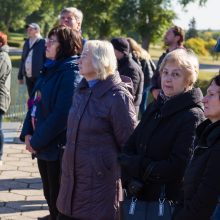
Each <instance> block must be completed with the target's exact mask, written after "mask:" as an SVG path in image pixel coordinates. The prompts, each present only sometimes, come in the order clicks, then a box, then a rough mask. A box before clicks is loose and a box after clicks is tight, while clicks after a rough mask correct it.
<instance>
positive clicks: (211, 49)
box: [205, 38, 219, 60]
mask: <svg viewBox="0 0 220 220" xmlns="http://www.w3.org/2000/svg"><path fill="white" fill-rule="evenodd" d="M216 43H217V41H216V40H215V39H213V38H211V39H209V40H208V41H207V42H206V45H205V47H206V49H207V50H208V51H209V53H210V55H211V56H212V58H213V60H218V56H219V53H217V52H215V51H214V47H215V45H216Z"/></svg>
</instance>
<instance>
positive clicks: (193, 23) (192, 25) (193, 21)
mask: <svg viewBox="0 0 220 220" xmlns="http://www.w3.org/2000/svg"><path fill="white" fill-rule="evenodd" d="M196 37H198V31H197V30H196V19H195V18H194V17H193V18H192V19H191V20H190V22H189V30H188V31H187V32H186V40H188V39H190V38H196Z"/></svg>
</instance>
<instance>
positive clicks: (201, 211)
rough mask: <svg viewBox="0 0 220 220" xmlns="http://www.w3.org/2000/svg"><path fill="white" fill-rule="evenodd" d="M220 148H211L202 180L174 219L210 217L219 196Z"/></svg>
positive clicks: (191, 219) (192, 219)
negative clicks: (219, 170)
mask: <svg viewBox="0 0 220 220" xmlns="http://www.w3.org/2000/svg"><path fill="white" fill-rule="evenodd" d="M219 158H220V148H219V146H218V147H217V148H215V149H213V150H212V152H211V153H210V156H209V158H208V161H207V165H206V168H205V170H204V173H203V178H202V181H201V182H200V183H199V184H198V187H197V191H196V192H195V193H194V194H193V197H192V199H191V201H187V202H186V204H184V208H182V209H181V210H180V211H179V212H177V214H176V216H175V218H174V220H186V219H187V220H195V219H210V217H211V216H212V213H213V212H214V209H215V207H216V205H217V202H218V197H219V196H220V175H219V174H218V172H217V170H218V168H219V167H220V160H219Z"/></svg>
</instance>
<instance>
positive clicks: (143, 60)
mask: <svg viewBox="0 0 220 220" xmlns="http://www.w3.org/2000/svg"><path fill="white" fill-rule="evenodd" d="M127 40H128V43H129V45H130V50H131V54H132V57H133V59H134V60H135V61H136V62H137V63H138V64H139V65H140V66H141V68H142V71H143V73H144V89H143V95H142V100H141V104H140V110H139V111H140V113H141V115H143V113H144V111H145V110H146V109H147V100H148V95H149V91H150V80H151V78H152V76H153V74H154V71H155V69H156V66H155V64H154V62H153V61H152V59H151V57H150V54H149V53H148V52H147V51H146V50H145V49H144V48H142V47H141V45H140V44H138V43H137V42H136V41H135V40H134V39H132V38H127Z"/></svg>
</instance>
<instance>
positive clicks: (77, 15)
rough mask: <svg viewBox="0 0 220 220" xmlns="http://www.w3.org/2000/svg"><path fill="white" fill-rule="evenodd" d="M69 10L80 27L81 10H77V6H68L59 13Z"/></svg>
mask: <svg viewBox="0 0 220 220" xmlns="http://www.w3.org/2000/svg"><path fill="white" fill-rule="evenodd" d="M66 12H69V13H71V14H73V16H74V17H75V18H76V20H77V21H78V22H79V24H80V27H81V25H82V21H83V13H82V11H81V10H79V9H78V8H74V7H68V8H64V9H63V10H62V11H61V13H60V16H61V15H62V14H63V13H66Z"/></svg>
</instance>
